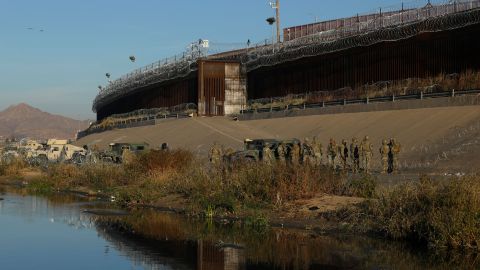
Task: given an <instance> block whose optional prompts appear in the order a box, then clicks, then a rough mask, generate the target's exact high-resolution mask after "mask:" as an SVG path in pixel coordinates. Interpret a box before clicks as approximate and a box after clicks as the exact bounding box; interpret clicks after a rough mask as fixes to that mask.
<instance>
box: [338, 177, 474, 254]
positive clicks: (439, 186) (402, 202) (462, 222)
mask: <svg viewBox="0 0 480 270" xmlns="http://www.w3.org/2000/svg"><path fill="white" fill-rule="evenodd" d="M352 211H353V213H350V214H348V215H347V216H348V218H347V220H349V221H350V222H352V223H354V224H356V225H357V226H358V225H360V226H361V227H364V228H367V229H368V230H371V231H373V232H375V233H381V234H383V235H384V236H386V237H390V238H393V239H402V240H409V241H412V242H415V243H420V244H424V245H426V246H430V247H433V248H451V249H479V248H480V246H479V243H480V181H479V178H478V177H475V176H470V177H464V178H460V179H459V178H454V179H450V180H448V181H445V182H438V181H437V182H436V181H433V180H431V179H428V178H425V177H424V178H422V179H421V180H420V181H419V182H416V183H413V182H410V183H406V184H402V185H399V186H397V187H395V188H393V189H391V190H387V191H385V192H384V194H382V195H381V196H380V197H379V198H378V199H377V200H370V201H367V202H366V203H364V204H363V205H362V206H361V207H360V208H359V209H356V210H352ZM347 212H348V211H347Z"/></svg>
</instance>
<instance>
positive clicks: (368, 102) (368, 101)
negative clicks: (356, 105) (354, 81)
mask: <svg viewBox="0 0 480 270" xmlns="http://www.w3.org/2000/svg"><path fill="white" fill-rule="evenodd" d="M367 104H370V98H369V97H368V96H367Z"/></svg>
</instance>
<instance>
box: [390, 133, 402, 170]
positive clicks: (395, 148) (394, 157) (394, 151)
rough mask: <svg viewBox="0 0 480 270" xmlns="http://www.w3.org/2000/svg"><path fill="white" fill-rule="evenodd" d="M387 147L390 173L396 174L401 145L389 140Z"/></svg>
mask: <svg viewBox="0 0 480 270" xmlns="http://www.w3.org/2000/svg"><path fill="white" fill-rule="evenodd" d="M389 146H390V153H391V154H390V155H391V163H392V172H393V173H398V165H399V164H398V155H399V154H400V151H401V145H400V144H399V143H397V142H396V140H395V139H391V140H390V144H389Z"/></svg>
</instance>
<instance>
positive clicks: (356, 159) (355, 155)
mask: <svg viewBox="0 0 480 270" xmlns="http://www.w3.org/2000/svg"><path fill="white" fill-rule="evenodd" d="M350 160H351V161H352V172H354V173H357V172H358V170H359V169H360V147H359V146H358V140H357V138H353V139H352V143H351V144H350Z"/></svg>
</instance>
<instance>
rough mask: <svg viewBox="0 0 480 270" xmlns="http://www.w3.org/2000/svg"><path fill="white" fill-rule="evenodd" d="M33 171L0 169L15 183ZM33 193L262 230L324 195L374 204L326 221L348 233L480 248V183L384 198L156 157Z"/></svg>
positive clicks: (332, 184)
mask: <svg viewBox="0 0 480 270" xmlns="http://www.w3.org/2000/svg"><path fill="white" fill-rule="evenodd" d="M24 168H25V165H24V164H23V163H22V162H20V161H16V162H11V163H10V164H9V165H5V164H4V165H0V173H1V174H2V175H10V176H15V175H18V174H19V173H20V171H21V170H22V169H24ZM27 189H28V190H29V191H31V192H36V193H41V194H49V193H51V192H53V191H57V190H76V191H78V190H80V191H91V192H92V193H96V194H99V193H100V194H103V195H108V196H115V197H116V201H117V202H118V203H120V204H121V205H123V206H136V205H155V204H156V203H157V202H158V201H159V200H160V199H161V198H164V197H166V196H170V195H175V196H177V197H180V198H181V200H182V202H183V203H184V205H183V207H186V208H187V212H189V213H196V214H198V215H200V216H204V217H218V216H235V217H237V216H243V217H244V218H245V224H247V225H249V226H250V227H253V228H256V229H257V230H260V231H261V230H262V228H264V227H265V226H267V225H268V223H269V222H268V218H269V216H268V213H269V212H271V211H272V210H278V211H282V209H283V208H282V207H283V206H284V205H285V204H286V203H289V202H292V201H295V200H299V199H309V198H313V197H314V196H316V195H318V194H329V195H338V196H356V197H363V198H368V200H366V201H364V202H363V203H361V204H359V205H355V206H351V207H349V208H345V209H342V210H340V211H336V212H332V213H328V214H325V215H323V217H326V218H327V220H329V221H333V222H336V223H338V224H348V225H347V226H343V225H342V228H345V229H347V230H350V229H353V230H361V231H364V232H373V233H376V234H380V235H383V236H385V237H388V238H392V239H399V240H409V241H413V242H417V243H422V244H424V245H426V246H431V247H435V248H453V249H458V248H465V249H478V247H479V245H478V244H479V239H480V181H478V177H473V176H472V177H464V178H454V179H452V180H449V181H443V182H439V181H437V182H435V181H432V180H431V179H428V178H422V179H421V180H420V181H418V182H409V183H406V184H401V185H398V186H396V187H393V188H389V189H387V190H385V191H381V192H380V191H379V190H378V189H377V186H376V180H375V179H374V178H373V177H371V176H368V175H360V176H357V177H353V178H352V177H347V175H343V174H342V173H339V172H335V171H333V170H331V169H329V168H326V167H323V166H311V165H292V164H284V163H275V164H272V165H269V164H265V163H261V162H258V163H254V162H243V163H242V162H236V163H234V164H225V163H224V164H220V165H218V166H215V165H213V164H211V163H208V162H207V161H206V160H203V159H200V158H197V157H196V156H194V154H192V153H191V152H189V151H185V150H175V151H154V150H152V151H149V152H146V153H143V154H140V155H137V156H135V155H132V156H130V157H128V159H126V160H125V163H124V164H122V165H116V164H106V163H100V164H90V165H84V166H81V167H79V166H76V165H69V164H55V165H51V166H49V168H48V170H47V171H46V172H45V174H44V175H43V176H41V177H37V178H34V179H29V180H28V185H27Z"/></svg>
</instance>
